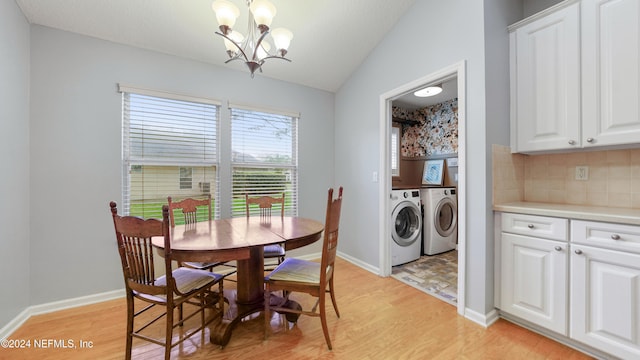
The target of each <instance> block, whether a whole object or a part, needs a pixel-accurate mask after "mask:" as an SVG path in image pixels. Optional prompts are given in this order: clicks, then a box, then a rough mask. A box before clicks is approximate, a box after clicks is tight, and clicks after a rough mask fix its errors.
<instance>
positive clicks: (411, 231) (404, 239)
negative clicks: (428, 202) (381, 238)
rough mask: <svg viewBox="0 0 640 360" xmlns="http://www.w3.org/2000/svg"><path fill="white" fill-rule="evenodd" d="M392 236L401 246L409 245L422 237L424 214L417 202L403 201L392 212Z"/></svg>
mask: <svg viewBox="0 0 640 360" xmlns="http://www.w3.org/2000/svg"><path fill="white" fill-rule="evenodd" d="M391 221H392V223H391V237H392V238H393V241H395V242H396V244H398V245H400V246H409V245H411V244H413V243H414V242H416V241H417V240H419V239H420V230H421V228H422V215H421V214H420V208H419V207H418V205H416V204H415V203H412V202H410V201H403V202H401V203H400V204H398V205H397V206H396V207H395V208H394V209H393V213H392V214H391Z"/></svg>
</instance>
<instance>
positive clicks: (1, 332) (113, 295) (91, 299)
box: [0, 289, 125, 339]
mask: <svg viewBox="0 0 640 360" xmlns="http://www.w3.org/2000/svg"><path fill="white" fill-rule="evenodd" d="M124 295H125V294H124V289H119V290H113V291H107V292H104V293H100V294H93V295H87V296H81V297H77V298H73V299H66V300H60V301H54V302H50V303H46V304H40V305H32V306H29V307H27V308H26V309H24V310H23V311H22V312H21V313H20V314H18V316H16V317H15V318H14V319H13V320H11V321H9V323H8V324H7V325H5V326H4V327H3V328H2V329H0V339H6V338H7V337H9V336H10V335H11V334H13V332H14V331H16V330H17V329H18V328H19V327H20V326H22V324H24V323H25V321H27V320H29V318H30V317H32V316H34V315H41V314H47V313H50V312H54V311H59V310H66V309H71V308H74V307H78V306H84V305H90V304H95V303H99V302H103V301H108V300H113V299H118V298H122V297H124Z"/></svg>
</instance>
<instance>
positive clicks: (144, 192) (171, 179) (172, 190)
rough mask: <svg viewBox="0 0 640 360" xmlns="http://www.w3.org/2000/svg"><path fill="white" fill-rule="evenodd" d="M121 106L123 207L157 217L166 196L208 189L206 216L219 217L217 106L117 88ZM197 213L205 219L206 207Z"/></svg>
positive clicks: (199, 193) (179, 196) (176, 197)
mask: <svg viewBox="0 0 640 360" xmlns="http://www.w3.org/2000/svg"><path fill="white" fill-rule="evenodd" d="M122 112H123V142H122V143H123V152H122V154H123V176H124V179H123V200H124V204H123V211H124V213H125V214H130V215H134V216H141V217H144V218H161V217H162V205H164V204H166V203H167V196H171V197H172V198H173V199H174V200H180V199H182V198H185V197H193V198H204V197H206V196H208V195H209V194H211V197H212V201H213V203H212V209H215V210H213V211H214V214H212V216H214V217H215V218H219V206H217V202H216V201H215V200H216V199H217V198H218V188H219V186H218V183H219V181H218V161H219V160H218V151H217V147H218V144H217V133H218V131H217V128H218V118H219V115H218V114H219V106H218V105H214V104H211V103H205V102H198V101H190V100H188V99H185V97H184V96H176V98H175V99H172V98H169V97H159V96H152V95H148V94H139V93H133V92H129V91H123V111H122ZM198 216H199V219H200V217H202V218H201V219H202V220H204V219H206V217H207V214H206V210H204V209H203V211H198ZM175 218H176V221H177V223H180V218H181V217H179V216H177V215H176V217H175Z"/></svg>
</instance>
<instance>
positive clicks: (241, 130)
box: [231, 107, 298, 216]
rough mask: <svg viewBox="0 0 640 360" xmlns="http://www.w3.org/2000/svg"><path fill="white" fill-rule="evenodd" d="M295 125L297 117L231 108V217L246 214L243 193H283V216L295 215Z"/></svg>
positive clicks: (296, 181)
mask: <svg viewBox="0 0 640 360" xmlns="http://www.w3.org/2000/svg"><path fill="white" fill-rule="evenodd" d="M297 125H298V118H297V117H296V116H291V115H287V114H276V113H271V112H263V111H257V110H253V109H247V108H234V107H232V108H231V150H232V155H231V156H232V158H231V166H232V175H231V176H232V183H233V190H232V202H231V204H232V205H231V206H232V208H231V214H232V216H245V213H246V207H245V193H248V194H249V196H262V195H272V196H278V195H279V194H281V193H283V192H284V193H285V215H291V216H295V215H297V212H298V129H297ZM256 211H257V210H256Z"/></svg>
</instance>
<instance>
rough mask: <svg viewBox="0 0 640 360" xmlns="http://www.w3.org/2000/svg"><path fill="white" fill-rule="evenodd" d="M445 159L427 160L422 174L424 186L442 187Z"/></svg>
mask: <svg viewBox="0 0 640 360" xmlns="http://www.w3.org/2000/svg"><path fill="white" fill-rule="evenodd" d="M443 172H444V159H438V160H426V161H425V162H424V171H423V172H422V185H428V186H442V180H443V178H442V175H443Z"/></svg>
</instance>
